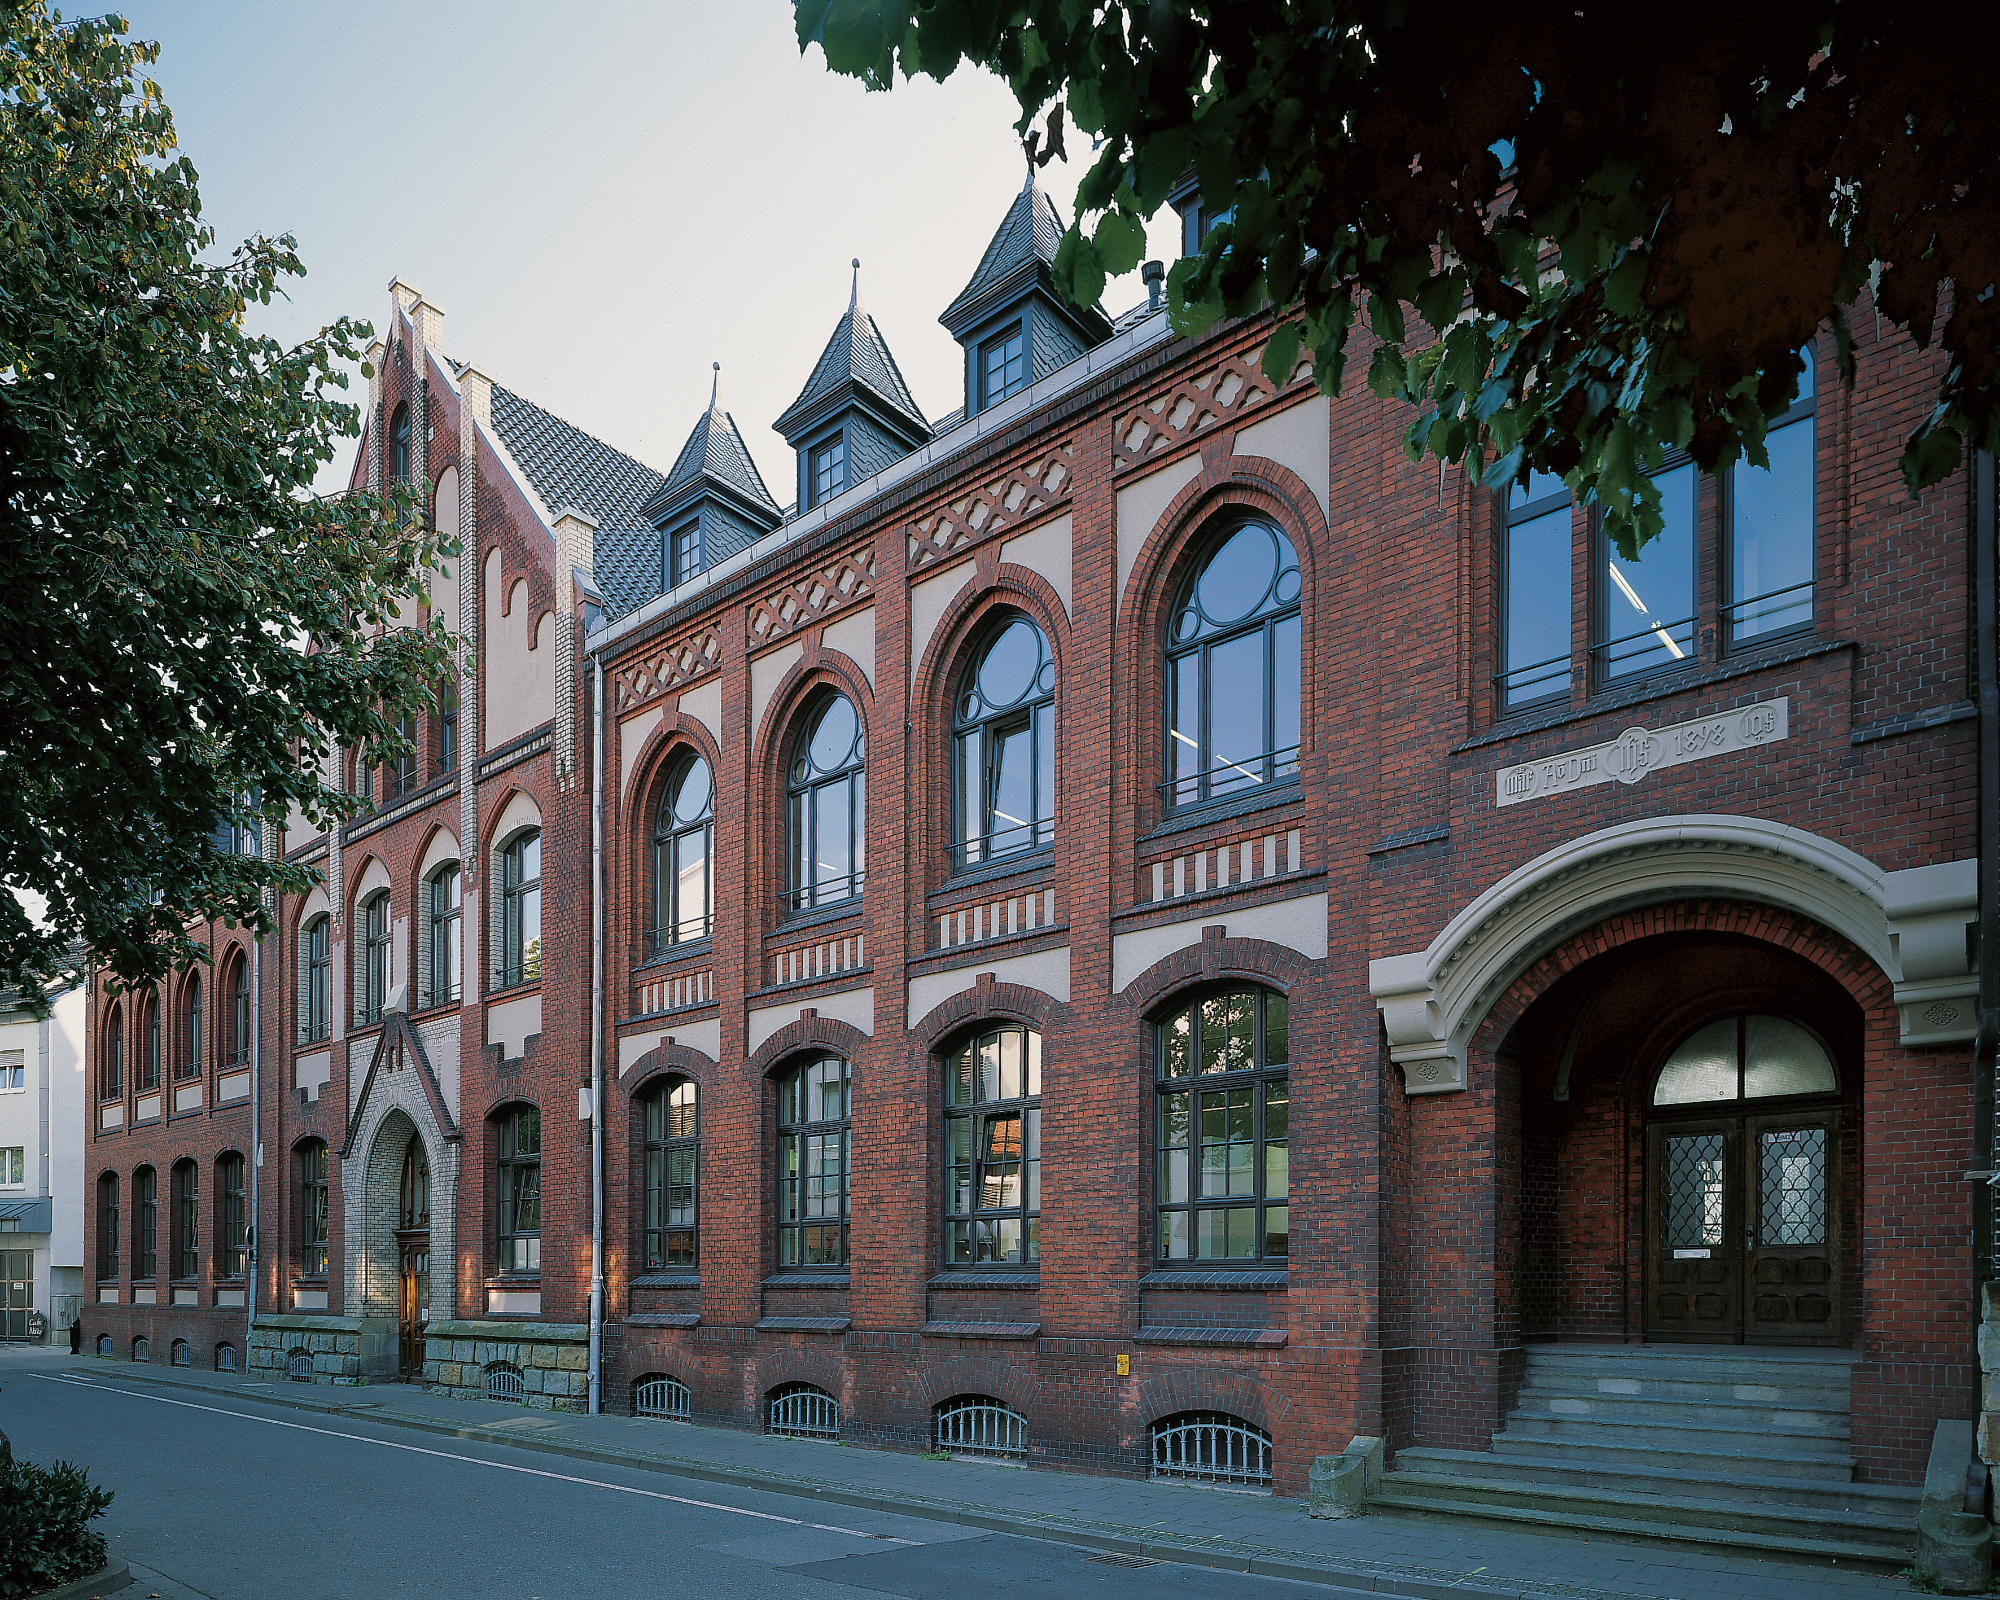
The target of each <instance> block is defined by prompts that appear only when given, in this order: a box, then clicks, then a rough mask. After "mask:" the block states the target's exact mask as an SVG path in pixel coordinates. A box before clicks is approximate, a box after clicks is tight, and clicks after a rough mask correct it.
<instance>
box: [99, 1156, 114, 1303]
mask: <svg viewBox="0 0 2000 1600" xmlns="http://www.w3.org/2000/svg"><path fill="white" fill-rule="evenodd" d="M97 1276H98V1277H99V1278H100V1279H114V1278H116V1277H117V1276H118V1174H117V1173H115V1172H107V1173H105V1174H103V1175H102V1176H101V1177H100V1178H98V1180H97Z"/></svg>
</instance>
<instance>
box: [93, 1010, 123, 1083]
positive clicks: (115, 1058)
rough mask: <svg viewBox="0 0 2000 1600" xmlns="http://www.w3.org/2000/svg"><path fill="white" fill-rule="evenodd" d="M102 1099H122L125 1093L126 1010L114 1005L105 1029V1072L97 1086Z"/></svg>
mask: <svg viewBox="0 0 2000 1600" xmlns="http://www.w3.org/2000/svg"><path fill="white" fill-rule="evenodd" d="M97 1092H98V1095H99V1097H100V1098H101V1099H105V1100H117V1099H121V1098H122V1097H123V1096H124V1093H125V1008H124V1007H123V1006H121V1005H114V1006H113V1007H112V1008H111V1020H110V1021H109V1022H108V1023H106V1024H105V1027H104V1071H103V1073H102V1081H101V1082H100V1083H99V1084H98V1086H97Z"/></svg>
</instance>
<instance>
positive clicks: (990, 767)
mask: <svg viewBox="0 0 2000 1600" xmlns="http://www.w3.org/2000/svg"><path fill="white" fill-rule="evenodd" d="M1017 627H1026V628H1028V629H1030V630H1031V631H1032V632H1033V634H1034V636H1035V641H1036V644H1037V645H1038V647H1039V649H1040V656H1039V659H1038V661H1037V663H1036V666H1035V670H1034V672H1033V673H1032V674H1030V676H1029V681H1028V686H1027V689H1026V691H1025V692H1024V693H1023V694H1022V695H1021V696H1020V697H1019V698H1018V699H1016V700H1013V701H1011V702H1009V703H1007V704H1005V705H1000V706H995V705H993V704H991V703H990V701H989V700H988V698H987V696H986V695H985V694H984V693H983V692H982V682H981V680H982V677H983V674H984V669H985V667H986V664H987V662H988V661H989V660H990V659H991V658H992V656H993V652H994V650H995V649H996V648H997V647H998V646H999V645H1000V643H1001V641H1002V640H1003V639H1004V638H1006V636H1007V635H1008V634H1010V633H1012V632H1013V631H1014V630H1015V628H1017ZM1055 719H1056V665H1055V655H1054V653H1053V652H1052V651H1051V650H1050V648H1049V640H1048V635H1047V634H1046V633H1044V632H1043V631H1042V628H1041V625H1040V624H1039V623H1037V622H1036V621H1035V619H1034V618H1033V617H1031V616H1029V615H1028V614H1027V613H1026V612H1024V611H1017V610H1008V611H1006V612H1005V613H1003V614H1002V615H1001V616H1000V617H998V618H996V619H994V620H992V621H990V622H989V623H988V624H987V625H986V626H985V628H984V629H983V630H982V631H981V634H980V637H979V642H978V644H977V646H976V647H975V648H974V650H973V652H972V654H971V657H970V659H969V660H968V661H967V663H966V668H965V671H964V673H963V674H962V675H961V676H960V679H959V687H958V692H957V694H955V695H954V696H953V697H952V713H951V850H952V864H953V866H954V867H958V868H963V867H975V866H981V865H983V864H985V863H986V862H989V861H995V860H1002V859H1005V858H1006V857H1008V856H1011V855H1025V854H1029V853H1031V852H1033V851H1036V850H1044V849H1048V848H1050V847H1051V846H1053V845H1054V843H1055V821H1056V784H1057V778H1056V770H1055V763H1056V751H1057V740H1056V726H1055ZM1022 732H1025V733H1026V734H1027V737H1028V773H1029V782H1030V785H1031V787H1032V790H1033V798H1034V803H1033V804H1032V805H1031V806H1030V807H1028V810H1029V811H1030V812H1031V815H1030V816H1028V817H1026V818H1010V817H1008V816H1007V815H1006V814H1005V813H997V815H998V816H999V817H1000V818H1001V820H1002V821H1004V822H1005V824H1006V825H1005V826H1004V827H1002V826H998V825H996V823H995V817H996V810H995V806H994V800H995V795H994V789H995V783H994V778H995V775H996V774H995V766H994V744H995V741H996V739H1002V738H1011V737H1014V736H1017V735H1018V734H1020V733H1022ZM1001 749H1002V750H1003V751H1004V749H1005V746H1004V745H1003V746H1002V747H1001ZM975 775H976V777H977V780H978V786H979V792H978V794H977V795H976V796H975V795H974V794H973V793H972V779H973V778H974V776H975ZM975 809H976V810H977V812H978V815H977V818H976V819H975V817H974V816H973V812H974V810H975ZM975 820H977V821H978V822H980V823H981V824H983V826H982V827H981V829H980V830H979V831H978V832H974V831H973V828H972V823H973V822H974V821H975ZM995 841H1004V842H1000V843H996V842H995Z"/></svg>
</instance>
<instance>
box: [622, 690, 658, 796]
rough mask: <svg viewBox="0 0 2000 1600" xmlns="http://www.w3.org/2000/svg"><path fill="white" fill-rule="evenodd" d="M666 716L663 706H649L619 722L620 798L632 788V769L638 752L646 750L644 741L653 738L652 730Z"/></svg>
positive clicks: (637, 757) (636, 760)
mask: <svg viewBox="0 0 2000 1600" xmlns="http://www.w3.org/2000/svg"><path fill="white" fill-rule="evenodd" d="M666 714H667V708H666V707H665V706H649V707H647V708H646V709H645V710H644V711H641V712H639V713H638V714H637V715H635V716H630V717H626V718H624V719H622V720H621V721H620V722H619V724H618V793H619V794H620V795H621V796H622V795H623V794H624V793H625V791H626V790H628V789H629V788H631V787H632V768H633V766H634V765H635V764H636V763H637V762H638V759H639V752H640V751H641V750H643V749H645V748H646V741H647V740H648V739H650V738H652V737H653V730H654V729H655V728H657V727H658V726H659V725H660V722H661V720H662V719H663V718H664V717H665V716H666Z"/></svg>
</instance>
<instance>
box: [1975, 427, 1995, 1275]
mask: <svg viewBox="0 0 2000 1600" xmlns="http://www.w3.org/2000/svg"><path fill="white" fill-rule="evenodd" d="M1996 480H2000V473H1996V471H1995V458H1994V456H1993V455H1992V453H1991V452H1990V451H1985V450H1982V451H1979V452H1978V453H1977V454H1975V455H1974V456H1973V458H1972V543H1973V561H1972V571H1973V589H1972V596H1973V598H1972V610H1973V653H1974V664H1973V678H1974V681H1975V683H1976V686H1977V687H1976V691H1975V692H1976V695H1977V701H1976V703H1977V705H1978V708H1979V724H1978V726H1979V763H1978V764H1979V786H1978V791H1977V792H1978V797H1979V799H1978V804H1979V939H1978V960H1979V1031H1978V1033H1977V1034H1976V1035H1975V1036H1974V1042H1973V1047H1972V1137H1973V1158H1974V1159H1975V1160H1977V1161H1979V1162H1981V1163H1983V1164H1984V1166H1985V1167H1986V1173H1987V1182H1986V1187H1985V1189H1984V1190H1983V1192H1981V1193H1980V1196H1979V1203H1978V1204H1977V1205H1975V1206H1974V1208H1973V1235H1972V1237H1973V1262H1974V1265H1973V1276H1974V1279H1975V1283H1974V1291H1975V1293H1977V1292H1978V1286H1979V1285H1980V1284H1982V1283H1989V1282H1992V1281H1994V1280H1996V1279H2000V1261H1996V1259H1995V1256H1994V1215H1993V1214H1994V1207H1995V1198H1996V1195H2000V1151H1996V1150H1995V1148H1994V1132H1995V1130H1994V1094H1995V1089H1996V1084H1995V1081H1994V1080H1995V1075H1996V1072H2000V620H1996V615H1995V612H1996V599H2000V517H1996V515H1995V505H1994V500H1995V495H1996V491H2000V481H1996Z"/></svg>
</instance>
